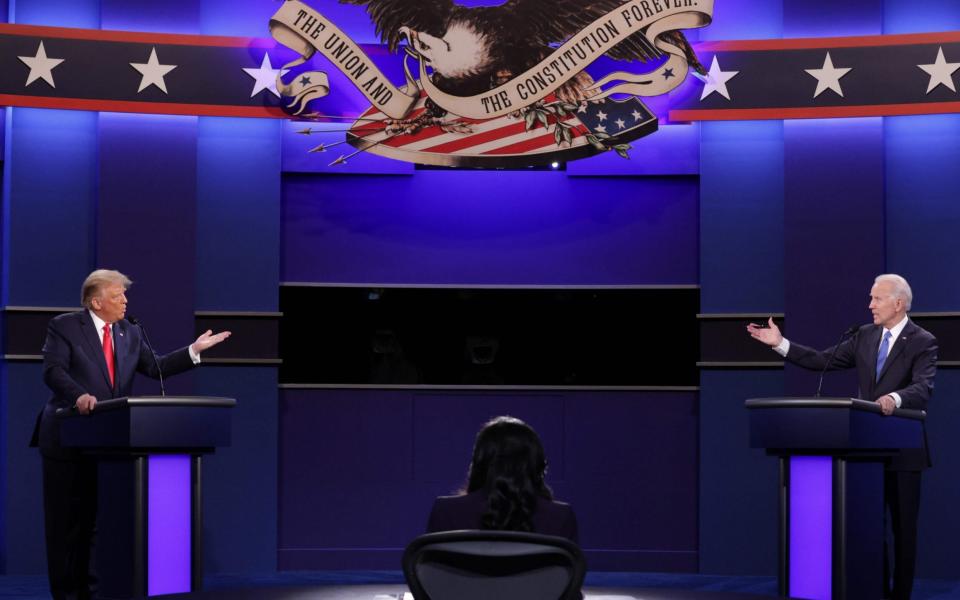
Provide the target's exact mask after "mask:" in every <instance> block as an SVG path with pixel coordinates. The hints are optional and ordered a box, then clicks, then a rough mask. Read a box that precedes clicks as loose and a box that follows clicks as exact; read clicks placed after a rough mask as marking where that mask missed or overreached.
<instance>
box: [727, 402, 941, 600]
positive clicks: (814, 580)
mask: <svg viewBox="0 0 960 600" xmlns="http://www.w3.org/2000/svg"><path fill="white" fill-rule="evenodd" d="M745 405H746V408H747V409H748V410H749V421H750V447H752V448H764V449H766V450H767V453H768V454H770V455H773V456H777V457H779V459H780V532H779V533H780V536H779V537H780V551H779V554H780V561H779V564H780V567H779V573H778V581H779V588H780V589H779V593H780V595H781V596H790V597H797V598H811V599H816V600H859V599H861V598H868V599H870V600H876V599H877V598H881V597H882V596H883V539H884V535H885V533H884V506H883V471H884V462H885V461H886V460H887V459H888V458H889V457H891V456H893V455H895V454H897V453H898V452H899V450H900V449H905V448H920V447H922V444H923V419H924V418H925V416H926V414H925V413H924V412H923V411H916V410H905V409H896V410H895V411H894V414H893V415H892V416H889V417H887V416H884V415H883V414H882V413H881V411H880V406H879V405H878V404H876V403H875V402H867V401H865V400H858V399H853V398H757V399H752V400H747V401H746V403H745Z"/></svg>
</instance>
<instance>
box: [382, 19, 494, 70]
mask: <svg viewBox="0 0 960 600" xmlns="http://www.w3.org/2000/svg"><path fill="white" fill-rule="evenodd" d="M400 31H401V33H403V34H405V35H406V36H407V40H408V41H409V43H410V48H411V49H412V50H413V51H414V52H415V53H416V54H418V55H420V57H422V58H423V59H424V60H426V61H428V62H429V63H430V67H431V68H432V69H433V70H434V72H435V73H437V74H438V75H440V76H441V77H443V78H445V79H452V80H456V79H466V78H470V77H474V76H476V75H478V74H480V73H483V72H485V71H489V70H490V69H492V68H493V67H494V66H495V65H493V60H492V57H491V52H490V48H491V45H492V43H493V42H492V40H490V39H488V37H487V36H486V35H485V34H483V33H481V32H480V31H478V30H477V29H476V28H475V27H474V26H473V25H471V24H470V22H469V21H465V20H455V21H451V22H450V24H449V25H448V26H447V30H446V32H444V34H443V36H442V37H435V36H432V35H430V34H429V33H427V32H425V31H416V30H414V29H410V28H409V27H401V28H400Z"/></svg>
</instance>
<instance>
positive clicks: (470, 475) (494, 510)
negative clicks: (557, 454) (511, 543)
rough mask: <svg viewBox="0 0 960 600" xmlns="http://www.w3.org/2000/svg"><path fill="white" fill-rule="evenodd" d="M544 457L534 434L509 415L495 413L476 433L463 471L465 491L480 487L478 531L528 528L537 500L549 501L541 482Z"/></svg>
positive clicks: (546, 489) (525, 529)
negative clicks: (483, 497)
mask: <svg viewBox="0 0 960 600" xmlns="http://www.w3.org/2000/svg"><path fill="white" fill-rule="evenodd" d="M546 470H547V459H546V456H545V455H544V452H543V444H542V443H540V436H538V435H537V432H536V431H534V430H533V428H532V427H530V426H529V425H527V424H526V423H524V422H523V421H521V420H520V419H516V418H514V417H507V416H503V417H496V418H494V419H491V420H490V421H488V422H487V423H486V424H485V425H484V426H483V428H481V429H480V431H479V432H478V433H477V439H476V442H474V445H473V460H471V461H470V469H469V471H467V493H470V492H475V491H478V490H484V491H486V493H487V510H486V512H484V513H483V516H482V518H481V526H482V527H483V528H484V529H503V530H509V531H533V513H534V511H535V510H536V508H537V498H545V499H547V500H552V499H553V492H552V491H551V490H550V487H549V486H547V484H546V483H545V482H544V480H543V477H544V474H545V473H546Z"/></svg>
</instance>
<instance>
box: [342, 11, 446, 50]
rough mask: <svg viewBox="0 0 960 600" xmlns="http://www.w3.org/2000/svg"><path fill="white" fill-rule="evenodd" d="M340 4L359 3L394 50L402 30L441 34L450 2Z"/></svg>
mask: <svg viewBox="0 0 960 600" xmlns="http://www.w3.org/2000/svg"><path fill="white" fill-rule="evenodd" d="M340 3H341V4H361V5H364V6H365V7H366V9H367V13H368V14H369V15H370V20H371V21H373V24H374V25H375V26H376V33H377V35H379V36H380V39H381V40H383V41H384V42H386V43H387V45H388V46H389V47H390V50H391V51H395V50H396V49H397V46H398V45H399V43H400V41H401V40H402V39H403V36H402V35H401V34H400V32H399V29H400V28H401V27H409V28H410V29H415V30H417V31H425V32H427V33H429V34H430V35H434V36H437V37H440V36H442V35H443V33H444V31H445V29H446V25H447V20H448V19H449V16H450V12H451V11H452V10H453V7H454V3H453V0H340Z"/></svg>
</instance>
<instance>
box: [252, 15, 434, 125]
mask: <svg viewBox="0 0 960 600" xmlns="http://www.w3.org/2000/svg"><path fill="white" fill-rule="evenodd" d="M270 35H272V36H273V39H275V40H277V41H278V42H279V43H281V44H283V45H284V46H286V47H287V48H290V49H291V50H293V51H294V52H296V53H298V54H299V55H300V57H301V58H298V59H297V60H295V61H293V62H290V63H287V64H286V65H284V66H283V68H284V69H288V68H290V67H294V66H297V65H301V64H303V63H304V62H306V61H307V60H309V59H310V57H312V56H313V55H314V53H316V52H317V51H319V52H320V54H322V55H323V56H325V57H326V58H327V60H329V61H330V62H331V63H333V64H334V65H335V66H336V67H337V68H338V69H340V71H341V72H343V74H344V75H346V76H347V77H349V78H350V80H351V81H352V82H353V83H354V85H356V86H357V89H359V90H360V91H361V92H362V93H363V95H364V96H366V97H367V99H368V100H370V102H371V103H372V104H373V105H374V106H376V107H377V108H379V109H380V110H381V111H383V113H384V114H386V115H387V116H389V117H391V118H393V119H402V118H403V117H404V116H406V114H407V113H408V112H410V109H411V108H412V107H413V104H414V103H415V102H416V101H417V96H418V93H414V94H412V95H410V94H407V93H406V92H404V91H401V90H400V89H398V88H396V87H394V85H393V84H392V83H390V80H389V79H387V77H386V76H385V75H384V74H383V73H382V72H381V71H380V69H378V68H377V66H376V65H375V64H374V63H373V61H372V60H370V57H369V56H367V54H366V53H365V52H364V51H363V50H361V49H360V46H359V45H358V44H357V43H356V42H354V41H353V40H351V39H350V38H349V37H348V36H347V35H346V34H345V33H343V31H341V30H340V28H338V27H337V26H336V25H334V24H333V23H332V22H331V21H330V20H328V19H327V18H325V17H324V16H323V15H321V14H320V13H318V12H317V11H315V10H314V9H312V8H310V7H309V6H307V5H306V4H304V3H303V2H300V1H299V0H289V1H287V2H284V3H283V5H282V6H281V7H280V10H278V11H277V12H276V14H274V15H273V17H272V18H271V19H270ZM298 77H300V78H303V77H306V78H307V79H310V80H312V79H313V78H314V77H316V80H317V86H315V87H312V86H311V87H310V88H309V89H304V87H303V86H302V85H299V86H298V85H297V84H296V83H294V84H291V85H293V86H297V88H296V90H295V91H294V90H292V89H291V86H288V85H287V84H284V83H283V82H282V81H281V80H280V78H279V77H278V78H277V79H278V81H277V89H278V90H281V91H282V92H283V93H284V95H288V94H290V95H293V96H294V97H295V100H294V103H293V104H297V103H299V104H300V108H299V109H298V110H297V112H298V113H299V112H301V111H302V110H303V108H304V107H305V105H306V102H307V101H308V99H305V96H307V95H310V96H311V97H313V98H320V97H323V96H325V95H326V94H327V92H328V91H329V87H327V86H326V75H325V74H324V73H321V72H318V71H311V72H309V73H301V74H300V75H298ZM321 80H322V81H323V82H324V84H323V85H322V86H321V85H320V84H319V82H320V81H321ZM414 87H415V86H414Z"/></svg>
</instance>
